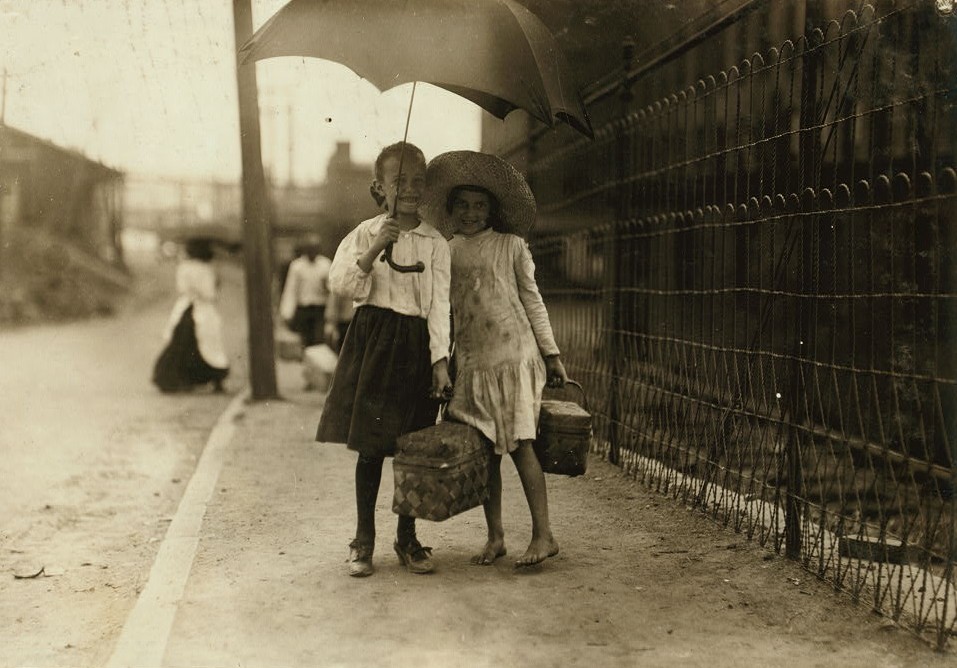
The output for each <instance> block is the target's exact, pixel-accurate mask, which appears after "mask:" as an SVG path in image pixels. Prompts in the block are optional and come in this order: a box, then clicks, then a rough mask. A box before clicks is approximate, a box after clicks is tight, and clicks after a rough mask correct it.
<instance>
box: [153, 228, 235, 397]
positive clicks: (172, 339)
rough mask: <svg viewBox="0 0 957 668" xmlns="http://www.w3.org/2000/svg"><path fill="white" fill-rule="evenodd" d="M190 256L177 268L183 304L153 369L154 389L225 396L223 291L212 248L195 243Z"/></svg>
mask: <svg viewBox="0 0 957 668" xmlns="http://www.w3.org/2000/svg"><path fill="white" fill-rule="evenodd" d="M186 256H187V257H186V258H185V259H184V260H183V261H182V262H180V264H179V266H178V267H177V268H176V291H177V292H178V293H179V298H178V299H177V300H176V303H175V304H174V305H173V311H172V313H171V314H170V318H169V321H168V323H167V325H166V330H165V332H164V336H163V338H164V341H165V346H164V348H163V351H162V352H161V353H160V356H159V358H158V359H157V360H156V364H155V366H154V367H153V383H154V384H155V385H156V386H157V387H158V388H159V389H160V390H161V391H162V392H181V391H184V390H189V389H192V388H195V387H198V386H202V385H207V384H211V385H212V387H213V390H214V391H216V392H222V391H223V380H224V379H225V378H226V376H227V375H228V374H229V359H228V358H227V357H226V351H225V348H224V346H223V333H222V320H221V318H220V316H219V311H218V310H217V309H216V305H215V302H216V293H217V287H218V286H217V279H216V272H215V271H214V269H213V266H212V260H213V248H212V244H211V243H210V242H209V241H208V240H205V239H191V240H189V241H188V242H187V243H186Z"/></svg>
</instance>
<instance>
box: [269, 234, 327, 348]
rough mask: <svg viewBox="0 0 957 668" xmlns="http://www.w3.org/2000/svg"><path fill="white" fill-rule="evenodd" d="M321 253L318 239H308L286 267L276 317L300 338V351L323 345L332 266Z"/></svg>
mask: <svg viewBox="0 0 957 668" xmlns="http://www.w3.org/2000/svg"><path fill="white" fill-rule="evenodd" d="M320 250H321V242H320V239H319V237H318V236H317V235H314V234H312V235H309V237H307V238H306V240H305V242H304V243H303V244H302V245H301V246H300V252H299V256H298V257H297V258H296V259H294V260H293V261H292V262H291V263H290V265H289V273H288V274H287V275H286V283H285V285H284V286H283V290H282V296H281V297H280V298H279V315H281V316H282V319H283V320H284V321H286V324H287V325H289V329H291V330H292V331H294V332H296V333H297V334H299V338H300V339H301V340H302V346H303V348H308V347H310V346H314V345H317V344H319V343H322V338H323V329H324V327H325V312H326V300H327V299H328V298H329V267H330V266H331V265H332V262H331V261H330V260H329V258H327V257H326V256H325V255H321V254H320V253H319V251H320Z"/></svg>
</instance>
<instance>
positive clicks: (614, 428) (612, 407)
mask: <svg viewBox="0 0 957 668" xmlns="http://www.w3.org/2000/svg"><path fill="white" fill-rule="evenodd" d="M621 53H622V77H621V89H620V90H619V93H618V100H619V107H620V118H624V117H625V116H626V115H627V113H628V105H629V103H630V102H631V100H632V93H631V85H632V84H631V80H630V79H629V78H628V73H629V72H630V70H631V67H632V64H633V62H634V58H635V43H634V42H633V41H632V40H631V39H630V38H626V39H625V40H624V42H623V43H622V47H621ZM628 150H629V148H628V142H627V140H626V136H625V124H624V123H622V122H619V123H618V124H617V125H616V137H615V181H616V183H615V219H614V221H613V222H612V231H611V249H610V251H611V252H610V257H609V271H608V274H609V278H610V285H609V287H610V293H611V294H610V295H609V297H610V304H609V310H610V316H611V317H610V328H611V332H610V334H609V340H610V343H611V345H610V346H609V354H610V355H611V365H610V367H611V387H610V388H609V389H610V397H609V402H608V422H609V425H608V426H609V433H608V444H609V449H608V461H610V462H611V463H612V464H618V463H620V448H621V443H620V431H621V430H620V428H619V424H620V422H621V417H622V416H621V397H620V395H621V382H620V378H621V373H622V369H623V364H622V359H621V357H622V354H623V351H624V346H623V345H622V340H621V327H622V313H621V310H622V307H623V305H622V298H621V288H622V269H623V268H622V262H621V256H622V252H623V249H622V233H621V231H622V225H623V224H624V221H625V217H626V216H627V214H628V212H627V194H626V186H625V182H626V179H627V177H628Z"/></svg>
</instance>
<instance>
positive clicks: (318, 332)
mask: <svg viewBox="0 0 957 668" xmlns="http://www.w3.org/2000/svg"><path fill="white" fill-rule="evenodd" d="M325 322H326V307H325V306H318V305H311V306H297V307H296V313H295V315H293V317H292V322H291V323H290V329H292V331H294V332H296V333H297V334H299V338H300V339H301V340H302V347H303V348H308V347H310V346H315V345H317V344H320V343H322V340H323V327H324V326H325Z"/></svg>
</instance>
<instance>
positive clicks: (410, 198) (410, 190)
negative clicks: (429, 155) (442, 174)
mask: <svg viewBox="0 0 957 668" xmlns="http://www.w3.org/2000/svg"><path fill="white" fill-rule="evenodd" d="M405 157H406V159H405V160H404V161H403V162H402V175H401V177H400V176H399V159H398V158H396V157H389V158H386V160H385V162H383V163H382V180H381V181H378V180H376V182H375V187H376V190H377V191H378V192H379V193H381V194H382V195H384V196H385V198H386V200H385V201H386V206H388V207H389V210H390V211H391V210H392V203H393V202H395V212H394V214H395V215H405V216H414V215H415V214H416V211H418V208H419V200H420V199H421V198H422V191H423V190H424V189H425V164H424V163H423V162H422V161H421V160H419V159H417V158H416V157H414V156H409V155H408V154H406V156H405ZM400 181H401V182H400ZM396 191H398V193H399V198H398V200H396V199H395V195H396Z"/></svg>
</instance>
